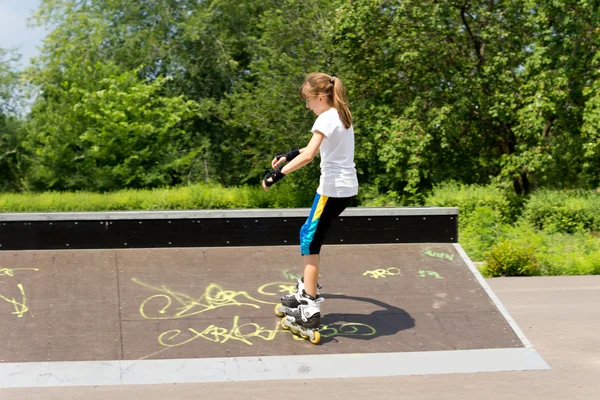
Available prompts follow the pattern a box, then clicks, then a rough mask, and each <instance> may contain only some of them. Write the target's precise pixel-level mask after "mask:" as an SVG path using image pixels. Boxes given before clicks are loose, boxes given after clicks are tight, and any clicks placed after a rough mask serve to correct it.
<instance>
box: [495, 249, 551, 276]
mask: <svg viewBox="0 0 600 400" xmlns="http://www.w3.org/2000/svg"><path fill="white" fill-rule="evenodd" d="M486 272H487V273H486V275H488V276H492V277H495V276H532V275H540V268H539V262H538V260H537V258H536V257H535V254H534V250H533V248H531V247H524V246H521V245H519V244H518V243H515V242H512V241H510V240H504V241H502V242H500V243H498V244H497V245H496V246H494V247H493V248H492V250H491V251H490V252H489V255H488V257H487V268H486Z"/></svg>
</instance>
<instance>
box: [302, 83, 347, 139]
mask: <svg viewBox="0 0 600 400" xmlns="http://www.w3.org/2000/svg"><path fill="white" fill-rule="evenodd" d="M319 95H323V96H325V97H326V98H327V101H328V102H329V104H330V105H332V106H333V107H334V108H335V109H336V110H337V111H338V113H339V114H340V119H341V120H342V124H343V125H344V128H346V129H349V128H350V127H351V126H352V113H351V112H350V109H349V108H348V100H347V99H346V90H345V89H344V85H343V84H342V81H341V79H340V78H337V77H335V76H329V75H327V74H323V73H321V72H312V73H310V74H308V75H307V76H306V78H304V83H302V86H300V96H301V97H302V98H304V99H308V98H309V97H317V96H319Z"/></svg>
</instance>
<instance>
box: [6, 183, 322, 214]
mask: <svg viewBox="0 0 600 400" xmlns="http://www.w3.org/2000/svg"><path fill="white" fill-rule="evenodd" d="M310 195H311V196H314V192H311V193H310ZM311 204H312V197H309V196H308V193H302V194H301V195H300V196H298V193H297V191H296V190H295V188H294V187H293V185H291V184H285V182H281V183H280V184H278V185H276V186H274V187H272V188H271V189H270V190H269V192H266V191H264V190H263V188H262V187H261V186H259V185H256V186H253V187H250V186H239V187H227V188H225V187H223V186H221V185H217V184H194V185H190V186H185V187H178V188H157V189H149V190H141V189H140V190H137V189H126V190H118V191H113V192H109V193H93V192H83V191H79V192H56V191H54V192H43V193H22V194H15V193H5V194H0V212H70V211H73V212H75V211H88V212H93V211H130V210H194V209H201V210H202V209H244V208H286V207H291V208H295V207H310V205H311Z"/></svg>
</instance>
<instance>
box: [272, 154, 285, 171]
mask: <svg viewBox="0 0 600 400" xmlns="http://www.w3.org/2000/svg"><path fill="white" fill-rule="evenodd" d="M286 161H287V159H286V158H285V156H284V157H280V158H279V160H278V159H277V157H275V158H273V161H271V166H272V167H273V169H275V168H277V167H278V166H279V165H281V164H283V163H284V162H286Z"/></svg>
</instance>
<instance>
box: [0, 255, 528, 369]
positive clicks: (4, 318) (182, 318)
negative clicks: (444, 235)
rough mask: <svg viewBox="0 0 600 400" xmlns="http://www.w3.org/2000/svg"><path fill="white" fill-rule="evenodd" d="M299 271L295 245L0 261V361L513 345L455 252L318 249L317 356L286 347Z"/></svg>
mask: <svg viewBox="0 0 600 400" xmlns="http://www.w3.org/2000/svg"><path fill="white" fill-rule="evenodd" d="M300 263H301V258H300V256H299V254H298V248H297V247H296V246H293V247H286V246H269V247H209V248H178V249H135V250H133V249H131V250H106V251H83V250H69V251H6V252H1V253H0V268H1V271H2V272H1V273H0V282H2V283H0V295H2V297H0V334H1V335H2V337H4V338H9V340H10V343H11V346H3V347H2V348H0V359H1V360H2V362H17V361H47V360H51V361H58V360H62V361H75V360H77V361H79V360H119V359H126V360H138V359H161V358H162V359H176V358H211V357H243V356H269V355H273V356H275V355H277V356H285V355H305V354H341V353H386V352H421V351H425V352H427V351H435V350H450V351H451V350H470V349H491V348H518V347H523V346H524V345H523V343H522V342H521V340H520V339H519V338H518V337H517V335H516V334H515V332H514V331H513V329H512V328H511V326H510V325H509V324H508V323H507V322H506V320H505V318H504V316H503V315H502V314H501V313H500V311H499V310H498V308H497V307H496V305H495V304H494V303H493V302H492V301H491V299H490V298H489V296H488V295H487V293H486V292H485V290H484V289H483V288H482V287H481V285H480V283H479V282H478V280H477V279H476V277H475V276H474V275H473V273H472V272H471V270H470V269H469V268H468V266H467V265H466V264H465V261H464V260H463V259H462V258H461V257H460V255H459V254H458V253H457V251H456V249H455V247H454V246H453V245H452V244H427V243H421V244H377V245H344V246H341V245H339V246H338V245H328V246H324V248H323V251H322V263H321V278H320V279H321V283H322V284H323V285H324V289H323V296H324V297H325V298H326V300H325V302H324V303H323V305H322V311H323V314H324V316H323V318H322V324H323V326H322V328H321V329H322V336H323V339H322V344H321V345H318V346H315V345H312V344H310V343H309V342H308V341H305V340H297V339H296V338H295V337H294V336H293V335H291V334H290V333H289V332H285V331H282V330H281V328H280V327H279V325H278V322H279V318H277V317H275V316H274V313H273V308H274V305H275V304H276V303H277V300H278V298H279V297H280V296H281V295H282V294H285V293H289V292H290V291H292V290H294V287H295V279H296V278H297V277H299V276H300V275H301V272H302V266H301V264H300ZM19 284H20V285H21V286H19ZM21 289H22V290H21ZM23 292H24V293H25V295H26V301H24V296H23V295H22V293H23ZM25 303H26V304H25ZM25 305H26V308H27V310H26V311H25Z"/></svg>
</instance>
